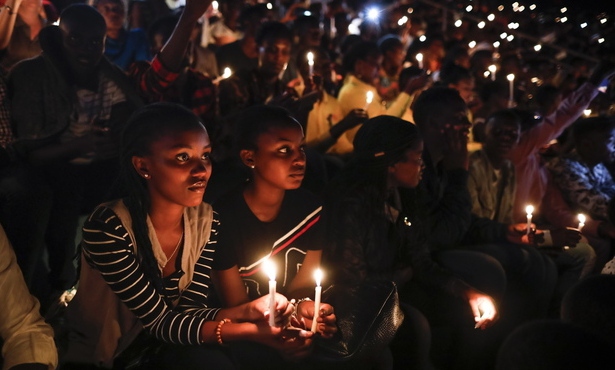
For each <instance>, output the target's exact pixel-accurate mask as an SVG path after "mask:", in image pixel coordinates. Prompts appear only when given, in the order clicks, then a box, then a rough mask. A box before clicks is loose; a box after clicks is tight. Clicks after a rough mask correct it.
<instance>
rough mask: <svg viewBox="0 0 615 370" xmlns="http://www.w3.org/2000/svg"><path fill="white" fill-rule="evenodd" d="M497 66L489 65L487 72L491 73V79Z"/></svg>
mask: <svg viewBox="0 0 615 370" xmlns="http://www.w3.org/2000/svg"><path fill="white" fill-rule="evenodd" d="M497 69H498V67H496V66H495V64H492V65H490V66H489V73H491V81H495V71H497Z"/></svg>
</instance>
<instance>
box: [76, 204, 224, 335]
mask: <svg viewBox="0 0 615 370" xmlns="http://www.w3.org/2000/svg"><path fill="white" fill-rule="evenodd" d="M186 217H187V213H185V214H184V224H185V225H192V224H194V222H189V220H186ZM218 224H219V223H218V221H217V219H216V217H215V215H214V218H213V220H212V230H211V236H212V238H210V239H209V240H208V241H207V243H206V244H205V245H204V246H194V245H191V244H194V243H191V241H193V240H194V239H191V238H190V237H189V235H188V234H187V236H186V240H185V243H184V251H183V254H184V255H185V254H186V253H189V252H190V251H191V249H190V248H201V250H200V254H199V255H198V258H197V259H196V263H195V265H194V271H193V273H192V279H191V280H190V281H189V282H188V284H187V286H186V287H185V289H184V290H183V291H182V292H181V293H180V295H179V301H178V302H177V304H176V305H175V307H170V306H169V305H167V303H166V302H165V300H164V299H163V297H162V296H161V295H160V294H159V293H158V292H157V291H156V289H155V288H154V286H153V285H152V284H151V283H150V282H149V281H148V280H147V278H146V276H145V275H144V273H143V271H142V269H141V266H140V264H139V259H138V257H137V255H136V254H135V252H134V250H135V249H134V247H133V242H132V239H131V237H130V233H129V231H128V230H127V228H126V225H124V224H123V223H122V220H121V219H120V218H119V217H118V215H117V214H116V213H115V212H114V211H113V210H112V209H111V208H109V207H107V206H105V205H103V206H100V207H98V208H97V209H96V210H95V211H94V212H93V213H92V215H91V216H90V217H89V218H88V220H86V222H85V224H84V227H83V253H84V257H85V260H86V261H87V263H88V264H89V265H90V266H91V267H92V268H93V269H95V270H98V271H99V272H100V273H101V275H102V277H103V279H104V280H105V281H106V283H107V284H108V285H109V287H110V288H111V289H112V290H113V291H114V292H115V294H116V295H117V296H118V297H119V298H120V300H121V301H122V302H123V303H124V304H125V305H126V306H127V307H128V308H129V309H130V310H131V311H132V312H133V313H134V314H135V315H136V316H137V317H138V318H139V319H140V321H141V323H142V324H143V327H144V328H145V329H146V330H147V331H149V332H150V333H151V334H153V335H154V336H155V337H156V338H158V339H160V340H163V341H165V342H170V343H175V344H183V345H198V344H201V339H200V331H201V326H202V325H203V323H204V322H205V321H207V320H213V319H214V318H215V316H216V314H217V312H218V311H219V308H209V307H207V305H206V301H207V295H208V294H209V288H210V286H211V278H210V270H211V263H212V260H213V255H214V248H215V243H216V242H215V240H214V239H215V238H213V237H215V235H216V234H217V231H216V228H217V227H218ZM150 227H151V226H150ZM186 227H188V226H186ZM197 232H198V230H197ZM150 238H151V233H150ZM154 249H155V247H154ZM154 254H156V251H154ZM187 258H188V257H187V256H182V261H186V260H187ZM184 268H185V266H184Z"/></svg>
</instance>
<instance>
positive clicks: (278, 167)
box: [241, 125, 305, 190]
mask: <svg viewBox="0 0 615 370" xmlns="http://www.w3.org/2000/svg"><path fill="white" fill-rule="evenodd" d="M257 147H258V149H257V150H256V151H253V150H242V151H241V157H242V159H243V161H244V163H245V164H246V165H248V166H250V167H251V166H254V169H253V172H254V183H255V185H261V184H265V185H266V186H269V187H272V188H275V189H281V190H291V189H297V188H298V187H299V186H301V182H302V181H303V177H304V176H305V138H304V136H303V130H302V129H301V127H300V126H298V125H297V127H285V128H272V129H270V130H269V131H267V132H265V133H263V134H261V135H260V136H259V137H258V140H257Z"/></svg>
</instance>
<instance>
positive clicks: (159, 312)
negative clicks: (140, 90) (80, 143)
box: [66, 103, 310, 369]
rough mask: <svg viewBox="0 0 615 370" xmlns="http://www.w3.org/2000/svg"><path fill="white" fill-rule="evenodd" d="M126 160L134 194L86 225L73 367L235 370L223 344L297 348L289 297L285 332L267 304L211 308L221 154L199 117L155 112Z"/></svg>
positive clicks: (73, 308) (282, 316)
mask: <svg viewBox="0 0 615 370" xmlns="http://www.w3.org/2000/svg"><path fill="white" fill-rule="evenodd" d="M120 152H121V153H120V158H121V165H122V172H121V177H120V178H121V180H122V181H123V182H124V184H125V189H126V191H127V193H128V195H127V196H126V197H125V198H123V199H121V200H116V201H112V202H109V203H105V204H102V205H100V206H99V207H98V208H97V209H96V210H95V211H94V212H93V213H92V214H91V215H90V216H89V218H88V219H87V221H86V222H85V224H84V230H83V234H84V240H83V243H82V248H83V253H82V255H81V275H80V283H79V284H80V285H79V290H78V292H77V294H76V296H75V298H74V299H73V301H71V304H70V305H69V307H68V310H69V312H68V314H67V318H68V320H69V324H68V325H69V327H70V329H71V335H70V341H69V347H68V353H67V356H66V360H67V361H68V362H69V363H78V364H96V365H97V366H103V367H109V368H110V367H112V366H114V367H115V368H123V366H124V365H125V364H126V363H125V361H132V360H133V359H134V358H133V357H132V356H131V355H130V354H131V353H132V354H134V353H139V352H142V354H143V353H144V354H143V357H142V360H143V361H155V363H156V364H157V365H158V367H157V368H163V369H175V368H177V369H193V368H194V369H196V368H198V369H201V368H202V366H203V365H204V364H207V365H208V366H211V368H215V369H232V368H234V364H233V362H232V361H231V358H230V357H229V356H228V355H227V354H226V352H225V351H222V350H221V349H220V347H219V346H218V345H219V344H220V345H221V344H226V343H230V342H233V341H238V340H241V341H246V340H247V341H255V342H259V343H263V344H265V345H269V346H273V347H275V348H281V347H282V346H288V344H285V342H283V341H281V340H280V339H282V338H283V337H285V336H288V335H290V334H289V333H288V332H287V331H285V330H283V329H282V327H281V326H282V324H283V323H284V321H286V320H287V319H288V317H289V316H290V314H291V313H292V305H289V304H288V301H287V300H286V299H285V298H284V297H283V296H281V295H276V300H275V301H276V305H275V307H276V313H275V318H276V325H278V326H275V327H272V326H270V325H269V324H268V322H267V318H268V317H267V315H268V311H270V309H269V308H268V305H267V303H268V299H269V297H267V296H265V297H262V298H259V299H257V300H255V301H252V302H245V303H244V304H242V305H238V306H237V307H234V308H224V309H221V308H213V307H209V306H208V304H207V299H208V295H209V293H210V287H211V286H212V282H211V280H210V277H209V276H210V270H211V267H210V266H211V259H212V258H213V256H214V254H215V251H216V244H215V237H216V235H217V232H218V228H219V223H218V221H217V219H216V217H215V214H214V213H213V211H212V209H211V206H209V205H208V204H206V203H203V202H202V198H203V193H204V191H205V188H206V186H207V182H208V179H209V177H210V174H211V162H210V159H209V154H210V152H211V146H210V141H209V136H208V134H207V131H206V130H205V128H204V126H203V124H202V123H200V122H199V120H198V118H197V117H196V116H195V115H194V114H193V113H192V112H190V111H189V110H187V109H186V108H183V107H181V106H178V105H174V104H170V103H158V104H153V105H150V106H148V107H146V108H144V109H142V110H141V111H139V112H137V113H136V114H135V115H134V116H133V117H132V118H131V120H130V121H129V122H128V123H127V127H126V128H125V130H124V132H123V134H122V140H121V149H120ZM294 333H295V334H294V335H295V336H296V335H306V336H309V335H310V333H308V332H302V333H300V334H299V333H297V332H294ZM67 368H71V366H67Z"/></svg>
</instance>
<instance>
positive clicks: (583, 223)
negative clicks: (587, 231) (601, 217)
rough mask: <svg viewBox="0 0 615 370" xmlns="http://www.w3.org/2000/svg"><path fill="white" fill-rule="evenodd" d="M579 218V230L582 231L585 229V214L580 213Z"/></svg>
mask: <svg viewBox="0 0 615 370" xmlns="http://www.w3.org/2000/svg"><path fill="white" fill-rule="evenodd" d="M577 218H578V219H579V231H581V230H583V226H585V215H584V214H582V213H579V215H578V216H577Z"/></svg>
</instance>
